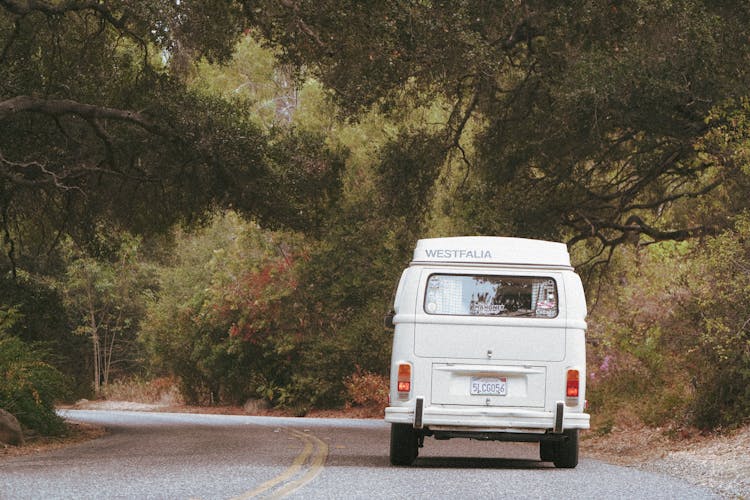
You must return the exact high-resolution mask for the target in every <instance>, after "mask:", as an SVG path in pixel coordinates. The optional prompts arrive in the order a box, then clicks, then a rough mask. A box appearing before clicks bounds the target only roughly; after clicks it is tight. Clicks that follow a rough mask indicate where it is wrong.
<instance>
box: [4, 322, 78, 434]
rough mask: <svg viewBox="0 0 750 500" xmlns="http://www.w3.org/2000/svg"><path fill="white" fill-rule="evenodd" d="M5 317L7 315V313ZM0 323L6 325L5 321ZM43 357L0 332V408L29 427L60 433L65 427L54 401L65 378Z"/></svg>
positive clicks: (29, 347)
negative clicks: (56, 411)
mask: <svg viewBox="0 0 750 500" xmlns="http://www.w3.org/2000/svg"><path fill="white" fill-rule="evenodd" d="M4 316H5V319H7V318H8V315H7V313H6V314H4ZM0 325H1V326H0V328H3V329H4V328H6V327H7V321H2V322H0ZM45 357H46V353H44V352H42V351H39V350H37V349H35V348H34V347H32V346H29V345H28V344H25V343H24V342H23V341H21V340H20V339H18V338H17V337H13V336H10V335H8V334H7V333H5V332H4V331H0V408H3V409H5V410H6V411H8V412H10V413H12V414H13V415H15V417H16V418H17V419H18V421H19V422H20V423H21V424H23V425H24V426H25V427H27V428H29V429H33V430H35V431H37V432H39V433H41V434H43V435H62V434H65V432H66V430H67V429H66V427H65V423H64V421H63V419H62V418H60V417H59V416H57V414H56V413H55V407H54V401H55V400H56V399H59V398H60V397H62V396H63V395H64V393H65V389H66V384H65V378H64V376H63V375H62V374H61V373H60V372H59V371H58V370H57V369H55V368H54V367H53V366H51V365H50V364H48V363H47V362H46V361H45Z"/></svg>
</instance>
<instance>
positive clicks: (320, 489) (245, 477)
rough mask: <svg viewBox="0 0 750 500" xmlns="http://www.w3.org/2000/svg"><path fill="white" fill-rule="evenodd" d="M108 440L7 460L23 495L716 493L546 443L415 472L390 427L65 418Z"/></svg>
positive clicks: (434, 445)
mask: <svg viewBox="0 0 750 500" xmlns="http://www.w3.org/2000/svg"><path fill="white" fill-rule="evenodd" d="M63 413H64V415H65V416H66V417H67V418H70V419H72V420H78V421H83V422H90V423H95V424H101V425H105V426H106V427H107V428H108V429H109V430H110V433H109V434H108V435H107V436H105V437H102V438H100V439H96V440H93V441H89V442H86V443H81V444H78V445H73V446H70V447H68V448H65V449H61V450H56V451H51V452H46V453H42V454H36V455H33V456H23V457H15V458H7V459H3V460H2V461H0V499H3V500H4V499H15V498H71V499H72V498H75V499H79V498H92V499H93V498H97V499H99V498H138V499H142V498H159V499H161V498H164V499H197V498H201V499H210V498H220V499H230V498H282V497H289V498H305V499H307V498H326V499H328V498H347V499H348V498H362V499H371V498H431V499H432V498H461V499H474V498H550V497H554V498H576V499H578V498H597V499H600V498H670V499H672V498H680V499H685V498H711V497H712V496H714V495H713V493H712V492H711V491H710V490H708V489H705V488H701V487H696V486H692V485H689V484H687V483H685V482H684V481H681V480H679V479H676V478H671V477H668V476H661V475H657V474H652V473H648V472H643V471H639V470H636V469H632V468H626V467H618V466H614V465H608V464H605V463H602V462H599V461H596V460H589V459H585V458H584V459H582V460H581V462H580V463H579V465H578V467H577V468H576V469H572V470H570V469H568V470H563V469H555V468H554V467H552V466H551V465H550V464H547V463H542V462H540V461H539V460H538V459H537V457H538V445H532V444H519V443H487V442H476V441H468V440H451V441H446V442H440V441H435V440H434V439H427V440H426V442H425V447H424V448H423V449H422V450H421V451H420V457H419V459H417V461H416V463H415V465H414V466H413V467H409V468H396V467H391V466H390V465H389V464H388V439H389V427H388V425H387V424H386V423H385V422H383V421H378V420H342V419H294V418H271V417H245V416H228V415H195V414H186V413H144V412H124V411H120V412H116V411H112V412H105V411H65V412H63Z"/></svg>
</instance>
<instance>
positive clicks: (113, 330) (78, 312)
mask: <svg viewBox="0 0 750 500" xmlns="http://www.w3.org/2000/svg"><path fill="white" fill-rule="evenodd" d="M104 234H105V230H104V228H100V230H99V238H100V239H104V238H105V237H104V236H103V235H104ZM114 234H115V235H117V236H109V237H108V238H107V239H108V240H109V241H107V242H103V243H104V244H105V245H109V246H114V247H115V248H114V249H113V250H112V255H99V256H97V257H98V258H95V257H92V256H90V255H87V254H86V253H85V252H82V251H80V250H76V249H75V248H74V246H73V244H72V242H71V241H70V240H68V241H67V242H66V245H65V246H66V247H67V253H68V268H67V272H66V274H65V278H64V280H63V281H62V283H61V288H62V291H63V297H64V302H65V305H66V307H67V312H68V314H69V315H70V316H71V321H72V327H73V328H72V329H73V331H74V332H76V333H77V334H79V335H85V336H86V337H88V338H89V339H90V341H91V356H90V359H91V360H92V363H91V364H92V372H93V373H92V376H93V379H92V384H91V385H92V387H93V390H94V394H95V395H96V396H99V395H100V393H101V389H102V387H103V386H106V385H107V384H108V383H109V382H110V381H111V380H112V378H111V377H112V375H113V374H114V373H118V372H120V373H122V372H125V373H127V372H128V371H130V370H133V369H134V367H138V366H139V364H140V359H138V352H139V348H138V346H137V345H136V334H137V332H138V329H139V323H140V321H141V318H142V317H143V315H144V314H145V305H146V295H147V293H148V292H149V290H152V289H153V288H154V281H155V277H154V276H153V275H152V274H153V273H152V271H151V270H150V269H149V266H147V265H146V264H145V263H144V262H143V261H142V260H141V256H140V255H139V250H140V249H139V247H140V241H139V240H138V238H134V237H133V236H131V235H129V234H127V233H124V232H117V231H114Z"/></svg>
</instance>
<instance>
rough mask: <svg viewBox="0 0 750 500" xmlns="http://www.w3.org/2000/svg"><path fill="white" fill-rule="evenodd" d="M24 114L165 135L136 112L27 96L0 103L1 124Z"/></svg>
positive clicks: (66, 100) (68, 100)
mask: <svg viewBox="0 0 750 500" xmlns="http://www.w3.org/2000/svg"><path fill="white" fill-rule="evenodd" d="M0 1H2V0H0ZM22 112H30V113H40V114H44V115H48V116H53V117H57V116H63V115H77V116H80V117H82V118H85V119H93V120H100V119H111V120H117V121H123V122H129V123H133V124H135V125H138V126H140V127H141V128H143V129H145V130H147V131H149V132H151V133H154V134H158V135H165V133H164V131H163V130H161V128H160V127H158V126H157V125H156V124H154V123H153V122H151V121H150V120H148V119H147V118H146V117H145V116H143V115H142V114H141V113H138V112H136V111H130V110H123V109H116V108H109V107H106V106H96V105H93V104H84V103H80V102H77V101H73V100H71V99H44V98H40V97H33V96H26V95H21V96H16V97H12V98H10V99H6V100H4V101H0V122H2V121H3V120H5V119H7V118H8V117H9V116H11V115H14V114H17V113H22Z"/></svg>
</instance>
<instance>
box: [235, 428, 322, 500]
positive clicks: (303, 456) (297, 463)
mask: <svg viewBox="0 0 750 500" xmlns="http://www.w3.org/2000/svg"><path fill="white" fill-rule="evenodd" d="M294 434H295V437H297V438H302V441H303V442H304V443H305V447H304V448H303V450H302V452H301V453H300V454H299V455H297V457H296V458H295V459H294V461H293V462H292V465H291V466H289V467H288V468H287V469H286V470H285V471H284V472H282V473H281V474H279V475H278V476H276V477H274V478H272V479H269V480H268V481H266V482H265V483H263V484H261V485H260V486H258V487H257V488H255V489H254V490H253V491H250V492H248V493H245V494H243V495H240V496H238V497H235V498H234V499H233V500H247V499H248V498H253V497H256V496H258V495H260V494H261V493H264V492H266V491H268V490H270V489H271V488H273V487H274V486H276V485H278V484H281V483H283V482H284V481H287V480H289V479H291V478H292V477H294V476H295V475H296V474H297V473H299V471H300V470H301V469H302V465H303V464H304V463H305V462H307V459H308V458H310V455H311V454H312V452H313V443H312V441H310V440H308V439H305V436H304V435H303V436H298V435H297V434H296V433H294ZM300 434H301V433H300Z"/></svg>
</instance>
